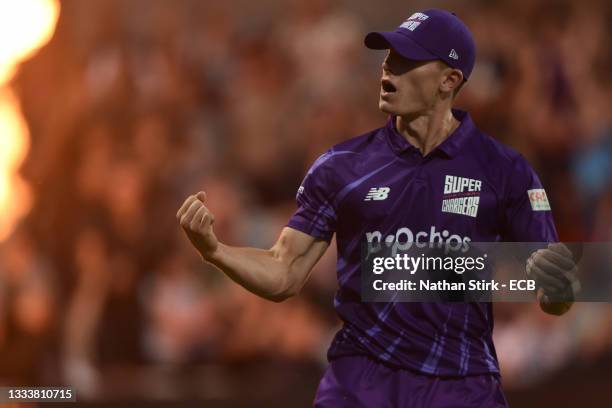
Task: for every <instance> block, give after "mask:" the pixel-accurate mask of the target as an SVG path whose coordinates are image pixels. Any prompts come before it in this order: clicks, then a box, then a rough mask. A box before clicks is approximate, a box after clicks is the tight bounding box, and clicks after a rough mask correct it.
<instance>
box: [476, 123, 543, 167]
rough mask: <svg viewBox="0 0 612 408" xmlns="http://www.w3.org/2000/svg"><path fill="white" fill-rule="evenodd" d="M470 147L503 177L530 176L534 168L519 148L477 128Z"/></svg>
mask: <svg viewBox="0 0 612 408" xmlns="http://www.w3.org/2000/svg"><path fill="white" fill-rule="evenodd" d="M475 133H476V136H475V137H474V138H473V139H472V143H473V145H472V146H471V147H470V148H471V149H472V150H473V151H476V152H478V153H477V156H478V157H480V158H481V160H482V161H483V162H484V163H485V164H486V165H487V166H488V167H489V166H493V167H494V168H495V169H496V170H497V172H499V174H500V175H501V176H502V177H517V176H519V177H520V176H529V175H531V174H532V173H533V169H532V167H531V165H530V164H529V162H528V161H527V159H526V158H525V157H524V156H523V155H522V154H521V153H519V152H518V151H517V150H515V149H513V148H511V147H510V146H507V145H505V144H503V143H501V142H500V141H498V140H496V139H495V138H493V137H492V136H490V135H488V134H486V133H484V132H481V131H479V130H477V131H476V132H475Z"/></svg>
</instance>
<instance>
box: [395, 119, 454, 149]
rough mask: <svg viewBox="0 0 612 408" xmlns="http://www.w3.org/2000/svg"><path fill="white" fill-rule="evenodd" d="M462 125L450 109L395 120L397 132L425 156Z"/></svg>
mask: <svg viewBox="0 0 612 408" xmlns="http://www.w3.org/2000/svg"><path fill="white" fill-rule="evenodd" d="M460 124H461V122H459V121H458V120H457V119H455V117H454V116H453V114H452V112H451V110H450V109H444V110H434V111H431V112H428V113H427V114H415V115H403V116H397V117H396V118H395V127H396V128H397V131H398V132H399V133H400V134H401V135H402V136H404V138H405V139H406V140H407V141H408V143H410V144H411V145H413V146H414V147H416V148H417V149H419V150H420V151H421V154H422V155H423V156H427V155H428V154H429V153H430V152H431V151H432V150H434V149H435V148H436V147H438V146H439V145H440V143H442V142H443V141H444V140H446V138H447V137H448V136H449V135H450V134H451V133H453V131H454V130H455V129H457V127H459V125H460Z"/></svg>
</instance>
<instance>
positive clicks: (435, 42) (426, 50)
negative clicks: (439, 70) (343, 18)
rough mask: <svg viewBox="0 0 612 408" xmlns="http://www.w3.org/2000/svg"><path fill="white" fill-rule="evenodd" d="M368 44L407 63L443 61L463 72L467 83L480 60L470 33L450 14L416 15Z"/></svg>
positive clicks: (371, 35)
mask: <svg viewBox="0 0 612 408" xmlns="http://www.w3.org/2000/svg"><path fill="white" fill-rule="evenodd" d="M364 43H365V45H366V47H368V48H371V49H375V50H383V49H388V48H393V49H394V50H395V51H396V52H397V53H399V54H400V55H401V56H403V57H404V58H407V59H412V60H417V61H428V60H438V59H439V60H442V61H444V62H446V63H447V64H448V65H449V66H451V67H453V68H457V69H458V70H460V71H461V72H463V78H464V79H466V80H467V79H468V77H469V76H470V74H471V72H472V69H473V68H474V62H475V60H476V44H475V43H474V38H472V34H471V33H470V30H468V28H467V26H466V25H465V24H463V21H461V20H459V18H458V17H457V16H456V15H455V14H454V13H451V12H449V11H446V10H438V9H430V10H425V11H422V12H419V13H414V14H413V15H411V16H410V17H409V18H408V19H407V20H406V21H404V22H403V23H402V24H401V25H400V26H399V27H398V28H397V29H396V30H395V31H386V32H372V33H369V34H368V35H366V37H365V39H364Z"/></svg>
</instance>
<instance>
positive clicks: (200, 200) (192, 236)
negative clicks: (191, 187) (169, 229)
mask: <svg viewBox="0 0 612 408" xmlns="http://www.w3.org/2000/svg"><path fill="white" fill-rule="evenodd" d="M205 202H206V193H205V192H203V191H200V192H199V193H197V194H195V195H191V196H189V197H187V199H186V200H185V202H184V203H183V205H182V206H181V208H180V209H179V210H178V212H177V213H176V218H177V220H178V221H179V222H180V224H181V227H183V230H184V231H185V234H187V237H188V238H189V240H190V241H191V243H192V244H193V246H194V247H195V248H196V249H197V250H198V252H199V253H200V255H202V257H203V258H204V259H206V260H208V259H210V257H211V256H212V255H213V254H214V253H215V251H216V250H217V247H218V246H219V241H218V240H217V237H216V236H215V233H214V232H213V227H212V226H213V223H214V222H215V216H214V215H212V213H211V212H210V211H208V208H206V206H205V205H204V203H205Z"/></svg>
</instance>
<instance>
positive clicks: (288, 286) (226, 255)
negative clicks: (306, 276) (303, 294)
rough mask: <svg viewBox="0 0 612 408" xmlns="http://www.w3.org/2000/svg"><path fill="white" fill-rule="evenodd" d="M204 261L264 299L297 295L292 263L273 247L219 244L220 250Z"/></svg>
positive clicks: (273, 299) (218, 248)
mask: <svg viewBox="0 0 612 408" xmlns="http://www.w3.org/2000/svg"><path fill="white" fill-rule="evenodd" d="M205 260H206V261H207V262H209V263H211V264H213V265H215V266H216V267H217V268H219V269H220V270H222V271H223V272H224V273H225V274H226V275H227V276H229V277H230V279H232V280H233V281H234V282H236V283H238V284H239V285H240V286H242V287H244V288H245V289H247V290H248V291H249V292H252V293H254V294H256V295H258V296H261V297H263V298H265V299H268V300H272V301H277V302H278V301H282V300H284V299H286V298H288V297H290V296H292V295H294V294H295V293H294V291H293V290H292V288H294V287H295V283H294V282H292V281H291V276H292V274H291V271H290V268H291V265H290V264H288V263H287V262H285V261H283V260H282V259H281V258H280V257H279V256H278V254H276V253H275V251H274V250H272V249H268V250H266V249H257V248H244V247H231V246H228V245H224V244H222V243H219V245H218V247H217V250H216V251H215V252H214V253H213V254H211V256H209V257H207V258H205Z"/></svg>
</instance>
